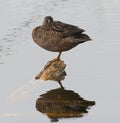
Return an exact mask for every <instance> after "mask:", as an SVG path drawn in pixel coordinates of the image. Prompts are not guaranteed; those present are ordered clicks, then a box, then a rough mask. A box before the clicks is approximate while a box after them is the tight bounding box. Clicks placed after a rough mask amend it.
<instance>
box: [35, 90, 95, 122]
mask: <svg viewBox="0 0 120 123" xmlns="http://www.w3.org/2000/svg"><path fill="white" fill-rule="evenodd" d="M93 105H95V101H87V100H84V99H83V98H82V97H81V96H80V95H78V94H77V93H75V92H74V91H72V90H65V89H64V88H58V89H54V90H51V91H48V92H47V93H45V94H42V95H40V98H38V99H37V101H36V109H37V110H38V111H40V112H41V113H44V114H46V115H47V116H48V117H49V118H50V119H51V121H52V122H53V121H58V120H59V119H60V118H72V117H82V116H84V114H86V113H88V111H87V109H88V108H89V107H90V106H93Z"/></svg>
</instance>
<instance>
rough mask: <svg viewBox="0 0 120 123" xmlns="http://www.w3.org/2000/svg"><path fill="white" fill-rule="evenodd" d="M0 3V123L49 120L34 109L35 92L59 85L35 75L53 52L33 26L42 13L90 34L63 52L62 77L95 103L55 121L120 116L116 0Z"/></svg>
mask: <svg viewBox="0 0 120 123" xmlns="http://www.w3.org/2000/svg"><path fill="white" fill-rule="evenodd" d="M0 2H1V4H0V15H1V16H0V19H1V23H0V26H1V29H0V123H16V122H17V123H21V122H23V123H24V122H28V123H33V122H36V123H40V122H45V123H49V122H50V119H49V118H48V117H47V116H46V114H42V113H40V112H39V111H37V109H36V102H37V100H38V98H39V95H42V94H45V93H46V92H48V91H51V90H55V89H57V88H59V85H58V84H57V83H56V82H53V81H36V80H34V77H35V76H36V75H37V74H38V73H39V71H41V70H42V69H43V66H44V65H45V64H46V62H47V61H49V60H51V59H53V58H54V57H56V56H57V53H53V52H48V51H45V50H44V49H42V48H40V47H38V46H37V45H36V44H35V43H34V42H33V41H32V38H31V31H32V29H33V28H34V27H35V26H37V25H39V24H41V22H42V20H43V18H44V17H45V16H46V15H51V16H53V17H54V18H55V19H56V20H60V21H63V22H66V23H70V24H74V25H78V26H80V27H81V28H84V29H85V30H86V33H87V34H88V35H89V36H90V37H91V38H92V39H93V41H92V42H86V43H84V44H81V45H79V46H77V47H76V48H74V49H72V50H70V51H68V52H65V53H63V54H62V60H64V62H65V63H66V64H67V67H66V72H67V77H66V79H65V80H64V81H63V82H62V83H63V86H64V87H65V89H66V90H72V91H73V92H74V93H77V94H78V95H79V96H81V97H82V98H84V99H85V100H88V101H95V103H96V104H95V105H94V106H92V107H91V108H90V109H87V111H88V113H86V114H84V116H83V117H78V118H62V119H59V121H58V122H60V123H66V122H70V123H79V122H82V123H119V122H120V108H119V104H120V75H119V74H120V35H119V32H120V1H119V0H114V1H113V0H102V1H101V0H98V1H96V0H84V1H82V0H60V1H56V0H44V2H43V1H42V0H34V1H32V0H26V1H24V0H18V1H17V2H16V1H15V0H11V1H7V0H4V1H1V0H0Z"/></svg>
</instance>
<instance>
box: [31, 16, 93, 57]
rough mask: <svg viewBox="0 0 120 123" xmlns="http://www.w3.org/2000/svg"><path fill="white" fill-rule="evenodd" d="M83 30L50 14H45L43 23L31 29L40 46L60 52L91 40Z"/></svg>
mask: <svg viewBox="0 0 120 123" xmlns="http://www.w3.org/2000/svg"><path fill="white" fill-rule="evenodd" d="M83 32H84V30H83V29H80V28H79V27H77V26H74V25H70V24H66V23H62V22H60V21H54V20H53V18H52V17H51V16H46V17H45V19H44V21H43V24H42V25H41V26H38V27H36V28H34V29H33V32H32V38H33V40H34V41H35V42H36V43H37V44H38V45H39V46H40V47H42V48H44V49H46V50H49V51H53V52H59V53H60V54H61V52H63V51H68V50H70V49H72V48H73V47H75V46H77V45H78V44H80V43H83V42H86V41H89V40H91V39H90V38H89V36H88V35H86V34H83ZM60 54H59V57H60Z"/></svg>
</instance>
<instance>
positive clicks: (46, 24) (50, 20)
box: [43, 16, 53, 26]
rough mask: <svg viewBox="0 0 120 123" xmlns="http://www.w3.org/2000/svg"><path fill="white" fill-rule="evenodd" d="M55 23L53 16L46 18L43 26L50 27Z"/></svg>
mask: <svg viewBox="0 0 120 123" xmlns="http://www.w3.org/2000/svg"><path fill="white" fill-rule="evenodd" d="M52 22H53V18H52V17H51V16H46V17H45V18H44V21H43V25H45V26H50V25H51V23H52Z"/></svg>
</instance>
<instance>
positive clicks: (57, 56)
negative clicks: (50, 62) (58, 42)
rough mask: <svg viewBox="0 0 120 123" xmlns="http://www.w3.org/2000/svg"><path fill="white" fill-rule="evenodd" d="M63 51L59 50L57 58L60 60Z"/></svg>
mask: <svg viewBox="0 0 120 123" xmlns="http://www.w3.org/2000/svg"><path fill="white" fill-rule="evenodd" d="M61 53H62V52H59V54H58V56H57V60H60V56H61Z"/></svg>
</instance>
